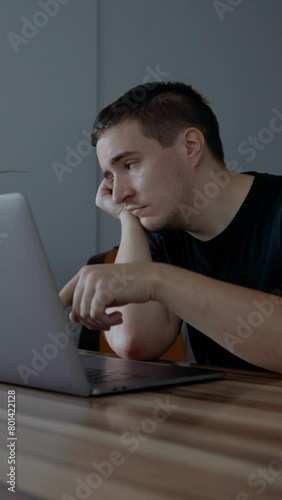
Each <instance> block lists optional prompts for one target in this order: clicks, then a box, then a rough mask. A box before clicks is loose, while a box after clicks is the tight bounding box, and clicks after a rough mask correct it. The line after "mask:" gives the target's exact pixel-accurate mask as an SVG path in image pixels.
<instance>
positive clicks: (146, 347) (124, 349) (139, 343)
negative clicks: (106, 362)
mask: <svg viewBox="0 0 282 500" xmlns="http://www.w3.org/2000/svg"><path fill="white" fill-rule="evenodd" d="M149 338H150V337H149ZM109 343H110V345H111V348H112V349H113V350H114V351H115V353H116V354H117V355H118V356H119V357H120V358H124V359H133V360H138V361H151V360H153V359H157V358H159V357H160V356H161V355H162V354H163V352H162V351H160V349H159V346H158V345H153V344H152V342H151V343H148V344H146V343H145V342H144V340H142V339H140V338H138V337H134V336H132V337H131V338H123V339H119V340H115V341H114V342H113V341H112V339H111V341H110V342H109Z"/></svg>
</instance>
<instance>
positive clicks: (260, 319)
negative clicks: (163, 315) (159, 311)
mask: <svg viewBox="0 0 282 500" xmlns="http://www.w3.org/2000/svg"><path fill="white" fill-rule="evenodd" d="M156 266H157V267H156V268H155V269H156V273H154V276H155V288H154V289H155V298H156V300H158V301H160V302H162V303H163V304H165V305H166V306H167V308H168V309H170V310H171V311H173V312H174V313H175V314H176V315H177V316H179V317H180V318H182V319H183V320H185V321H187V322H188V323H189V324H191V325H192V326H194V327H195V328H197V329H198V330H200V331H201V332H203V333H204V334H206V335H208V336H209V337H210V338H212V339H213V340H215V341H216V342H218V343H219V344H220V345H221V346H222V347H224V348H225V349H227V350H228V351H230V352H232V353H234V354H235V355H236V356H238V357H240V358H242V359H244V360H246V361H248V362H250V363H253V364H255V365H258V366H261V367H263V368H267V369H269V370H273V371H277V372H279V373H282V298H281V297H279V296H278V293H279V291H277V295H276V294H274V291H273V295H270V294H266V293H263V292H259V291H256V290H251V289H248V288H244V287H241V286H237V285H232V284H229V283H225V282H222V281H218V280H215V279H212V278H208V277H205V276H203V275H200V274H197V273H194V272H190V271H187V270H186V271H184V270H183V269H180V268H178V267H174V266H167V265H165V264H157V265H156ZM280 295H281V292H280Z"/></svg>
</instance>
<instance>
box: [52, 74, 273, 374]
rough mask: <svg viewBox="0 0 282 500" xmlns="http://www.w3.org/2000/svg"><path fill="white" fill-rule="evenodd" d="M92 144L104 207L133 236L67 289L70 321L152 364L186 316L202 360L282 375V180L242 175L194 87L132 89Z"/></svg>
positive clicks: (101, 122)
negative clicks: (112, 258)
mask: <svg viewBox="0 0 282 500" xmlns="http://www.w3.org/2000/svg"><path fill="white" fill-rule="evenodd" d="M92 144H93V145H94V146H96V148H97V156H98V160H99V163H100V166H101V168H102V171H103V172H104V180H103V181H102V183H101V185H100V187H99V189H98V193H97V198H96V204H97V206H98V207H99V208H101V209H102V210H104V211H106V212H107V213H109V214H111V215H112V216H113V217H116V218H118V219H119V220H120V223H121V242H120V246H119V251H118V255H117V259H116V263H115V264H113V265H110V264H106V265H101V266H100V265H95V266H85V267H83V268H82V269H81V270H80V271H79V272H78V273H77V274H76V275H75V276H74V277H73V278H72V279H71V280H70V282H69V283H68V284H67V285H66V286H65V287H64V288H63V290H62V291H61V292H60V298H61V300H62V302H63V304H64V306H65V307H66V306H69V305H72V312H71V314H70V318H71V319H72V320H73V321H75V322H78V321H80V322H82V323H83V324H84V325H86V326H87V327H89V328H90V329H96V330H97V329H99V330H100V329H102V330H105V331H106V337H107V340H108V342H109V344H110V346H111V347H112V349H114V351H116V352H117V354H118V355H120V356H121V357H128V358H133V359H144V360H149V359H155V358H158V357H159V356H160V355H162V354H163V353H164V352H165V351H166V350H167V349H168V348H169V347H170V345H172V343H173V342H174V340H175V338H176V336H177V334H178V333H179V331H180V327H181V322H182V320H184V321H186V322H187V323H188V325H189V327H188V331H189V336H190V343H191V348H192V350H193V353H194V356H195V359H196V361H197V362H199V363H204V364H210V365H217V366H220V365H222V366H235V367H243V368H244V367H247V368H253V367H254V366H256V367H262V368H265V369H269V370H273V371H277V372H279V373H282V328H281V327H282V298H281V295H282V292H281V288H282V260H281V257H282V177H281V176H272V175H269V174H256V173H254V172H252V173H245V174H237V175H234V174H232V173H230V172H229V171H228V170H227V169H226V166H225V164H224V154H223V148H222V144H221V140H220V136H219V126H218V122H217V119H216V117H215V115H214V113H213V111H212V110H211V108H210V107H209V105H208V103H207V101H206V100H205V99H204V98H203V97H202V96H201V95H200V94H199V93H197V92H196V91H195V90H194V89H193V88H192V87H191V86H188V85H185V84H183V83H177V82H159V83H148V84H145V85H140V86H138V87H136V88H134V89H132V90H130V91H129V92H127V93H126V94H124V96H122V97H120V98H119V99H118V100H117V101H115V102H114V103H112V104H110V105H109V106H107V107H106V108H105V109H103V110H102V111H101V112H100V113H99V115H98V117H97V119H96V120H95V123H94V126H93V130H92ZM153 260H154V261H158V262H153ZM108 308H113V309H110V310H109V309H108Z"/></svg>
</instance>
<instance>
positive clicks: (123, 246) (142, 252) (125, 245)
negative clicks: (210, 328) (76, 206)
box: [105, 213, 177, 359]
mask: <svg viewBox="0 0 282 500" xmlns="http://www.w3.org/2000/svg"><path fill="white" fill-rule="evenodd" d="M115 262H116V263H117V264H118V263H131V262H152V257H151V253H150V247H149V242H148V234H147V233H146V231H145V229H144V228H143V227H142V226H141V224H140V222H139V219H137V218H136V217H133V216H132V215H131V214H128V213H124V214H123V216H122V217H121V242H120V246H119V251H118V254H117V257H116V261H115ZM112 310H115V311H116V310H118V311H120V312H121V313H122V316H123V323H122V324H121V325H116V326H112V327H111V329H110V331H109V332H106V333H105V334H106V338H107V341H108V342H109V344H110V345H111V347H112V349H113V350H114V351H115V352H117V354H119V355H120V356H122V357H131V358H134V359H137V358H139V359H155V358H158V357H159V356H161V355H162V354H163V353H164V352H165V351H166V350H167V349H168V348H169V347H170V345H171V344H172V342H173V340H174V338H175V337H176V335H177V330H176V329H175V336H174V337H173V332H172V331H171V328H170V324H169V314H168V311H167V309H166V307H165V306H164V305H163V304H160V303H158V302H147V303H145V304H128V305H126V306H123V307H119V308H116V307H115V308H113V309H112ZM109 311H111V309H109Z"/></svg>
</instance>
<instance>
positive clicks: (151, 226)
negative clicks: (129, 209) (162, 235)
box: [140, 217, 165, 233]
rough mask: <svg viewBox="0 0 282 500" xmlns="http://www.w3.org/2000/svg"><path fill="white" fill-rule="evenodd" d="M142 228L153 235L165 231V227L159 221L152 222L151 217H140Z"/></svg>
mask: <svg viewBox="0 0 282 500" xmlns="http://www.w3.org/2000/svg"><path fill="white" fill-rule="evenodd" d="M140 223H141V226H143V227H144V229H146V230H147V231H149V232H151V233H155V232H159V231H163V230H164V229H165V227H164V225H163V224H161V223H160V222H158V221H154V220H152V218H150V217H140Z"/></svg>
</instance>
